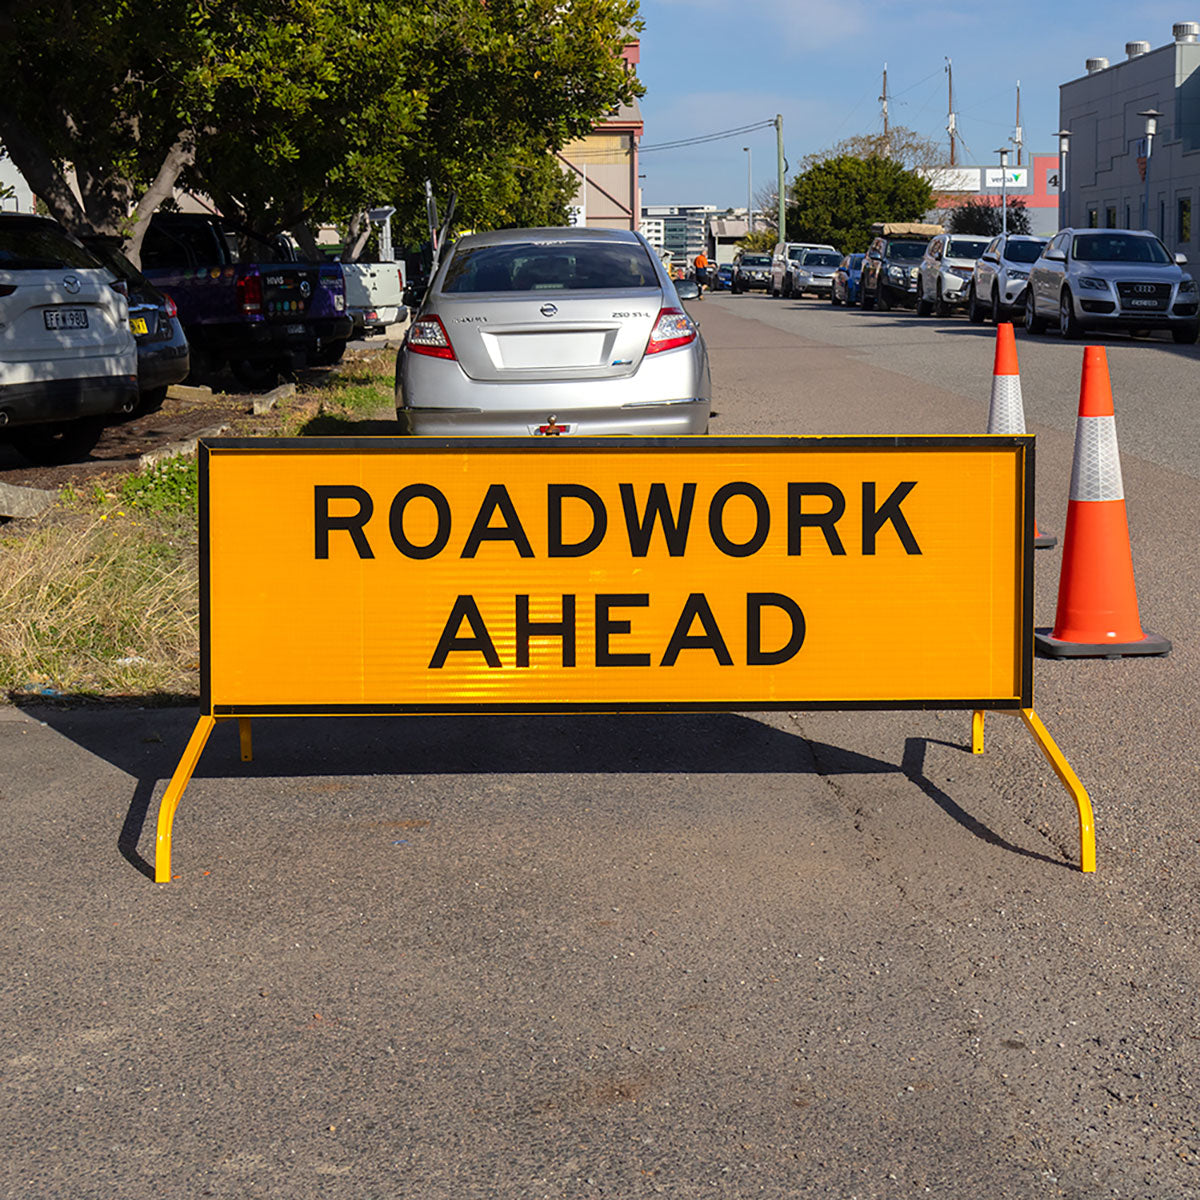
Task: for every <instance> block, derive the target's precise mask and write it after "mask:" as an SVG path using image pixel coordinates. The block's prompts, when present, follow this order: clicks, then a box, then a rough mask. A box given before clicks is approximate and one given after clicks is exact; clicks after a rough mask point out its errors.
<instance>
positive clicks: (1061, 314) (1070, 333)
mask: <svg viewBox="0 0 1200 1200" xmlns="http://www.w3.org/2000/svg"><path fill="white" fill-rule="evenodd" d="M1058 332H1059V334H1060V335H1061V336H1062V337H1063V338H1066V339H1067V340H1069V341H1074V340H1075V338H1077V337H1079V335H1080V334H1081V333H1083V327H1082V326H1081V325H1080V324H1079V318H1078V317H1077V316H1076V315H1075V302H1074V301H1073V300H1072V299H1071V289H1070V288H1063V290H1062V291H1061V292H1060V293H1059V296H1058Z"/></svg>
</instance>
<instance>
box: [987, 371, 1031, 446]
mask: <svg viewBox="0 0 1200 1200" xmlns="http://www.w3.org/2000/svg"><path fill="white" fill-rule="evenodd" d="M987 431H988V433H1005V434H1012V433H1024V432H1025V405H1024V403H1023V402H1022V400H1021V377H1020V375H993V376H992V404H991V407H990V408H989V409H988V427H987Z"/></svg>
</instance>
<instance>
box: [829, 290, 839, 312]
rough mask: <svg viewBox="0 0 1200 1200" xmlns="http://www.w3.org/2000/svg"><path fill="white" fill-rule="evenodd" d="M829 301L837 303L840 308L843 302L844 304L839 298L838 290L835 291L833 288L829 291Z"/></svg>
mask: <svg viewBox="0 0 1200 1200" xmlns="http://www.w3.org/2000/svg"><path fill="white" fill-rule="evenodd" d="M829 303H830V304H833V305H836V306H837V307H839V308H840V307H841V304H842V302H841V300H839V299H838V294H837V292H835V291H833V290H832V289H831V290H830V292H829Z"/></svg>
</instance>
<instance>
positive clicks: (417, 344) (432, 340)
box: [408, 314, 456, 358]
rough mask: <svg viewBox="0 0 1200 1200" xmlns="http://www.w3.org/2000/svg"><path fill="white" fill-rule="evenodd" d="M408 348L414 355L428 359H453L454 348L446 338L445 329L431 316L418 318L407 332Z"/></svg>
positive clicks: (439, 321)
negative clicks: (420, 355)
mask: <svg viewBox="0 0 1200 1200" xmlns="http://www.w3.org/2000/svg"><path fill="white" fill-rule="evenodd" d="M408 348H409V349H410V350H411V351H412V352H413V353H414V354H427V355H429V357H430V358H455V357H456V356H455V353H454V347H453V346H452V345H451V344H450V339H449V337H447V336H446V327H445V326H444V325H443V324H442V322H441V320H440V318H438V317H435V316H433V315H432V314H431V315H430V316H427V317H418V318H417V319H416V320H415V321H414V322H413V323H412V325H411V326H410V327H409V330H408Z"/></svg>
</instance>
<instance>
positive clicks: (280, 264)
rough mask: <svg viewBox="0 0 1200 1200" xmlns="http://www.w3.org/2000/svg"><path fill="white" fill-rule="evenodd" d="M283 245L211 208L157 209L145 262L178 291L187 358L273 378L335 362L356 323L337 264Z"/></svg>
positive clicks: (249, 381) (261, 382)
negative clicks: (304, 257)
mask: <svg viewBox="0 0 1200 1200" xmlns="http://www.w3.org/2000/svg"><path fill="white" fill-rule="evenodd" d="M286 253H287V251H286V249H285V248H283V247H282V246H280V245H276V244H275V243H273V242H272V241H271V240H270V239H266V238H258V237H254V236H252V235H247V234H245V233H239V232H238V231H236V230H234V229H233V228H232V227H231V226H230V225H229V224H228V223H227V222H225V221H223V220H222V219H221V218H220V217H219V216H216V215H210V214H208V213H156V214H155V215H154V217H152V218H151V221H150V228H149V229H148V230H147V232H146V238H145V241H144V242H143V244H142V272H143V274H144V275H146V276H147V278H149V279H150V281H151V282H152V283H153V284H154V285H155V287H157V288H159V289H160V290H162V291H167V292H169V293H170V294H171V297H172V298H173V299H174V301H175V304H176V306H177V307H178V309H179V319H180V321H181V322H182V323H183V328H184V331H185V332H186V334H187V339H188V343H189V345H190V347H191V352H192V362H193V364H199V366H200V369H201V370H204V371H210V372H211V371H216V370H218V369H220V367H221V366H223V365H224V364H225V363H228V364H229V367H230V369H231V370H232V371H233V373H234V375H235V376H236V377H237V378H238V380H239V381H240V382H241V383H243V384H245V385H246V386H248V387H270V386H272V385H273V384H274V383H275V382H276V380H277V379H278V377H279V375H280V374H286V373H288V372H290V371H292V370H294V369H296V368H297V367H303V366H307V365H312V364H321V363H332V362H336V361H337V360H338V359H339V358H341V356H342V352H343V351H344V350H345V348H346V340H347V338H349V336H350V333H351V330H352V328H353V321H352V320H351V317H350V314H349V312H348V311H347V308H346V286H345V280H344V279H343V276H342V268H341V266H340V265H339V264H337V263H299V262H289V261H284V258H285V255H286Z"/></svg>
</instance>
